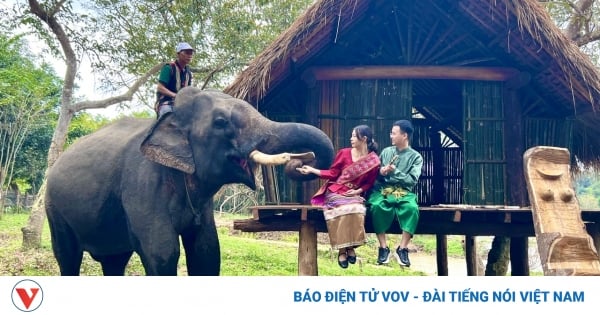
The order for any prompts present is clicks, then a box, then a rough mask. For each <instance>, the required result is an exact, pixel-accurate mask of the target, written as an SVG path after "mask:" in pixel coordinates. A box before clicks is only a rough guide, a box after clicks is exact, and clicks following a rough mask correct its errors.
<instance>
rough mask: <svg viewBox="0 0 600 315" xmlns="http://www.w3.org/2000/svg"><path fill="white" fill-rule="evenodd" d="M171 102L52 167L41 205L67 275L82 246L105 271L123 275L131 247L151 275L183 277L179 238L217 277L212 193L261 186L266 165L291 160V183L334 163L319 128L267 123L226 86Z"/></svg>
mask: <svg viewBox="0 0 600 315" xmlns="http://www.w3.org/2000/svg"><path fill="white" fill-rule="evenodd" d="M175 108H176V110H175V111H174V112H172V113H168V114H166V115H164V116H162V117H160V118H159V119H157V120H156V119H134V118H124V119H122V120H119V121H117V122H115V123H113V124H110V125H108V126H106V127H103V128H102V129H100V130H98V131H96V132H95V133H93V134H91V135H88V136H85V137H83V138H81V139H79V140H78V141H76V142H75V143H74V144H72V145H71V146H70V147H69V148H68V149H67V150H66V151H65V152H64V153H62V154H61V155H60V157H59V159H58V160H57V161H56V162H55V164H54V165H53V167H52V168H51V169H50V170H49V173H48V177H47V186H46V196H45V198H46V199H45V205H46V212H47V215H48V221H49V225H50V231H51V238H52V249H53V251H54V255H55V257H56V260H57V262H58V265H59V268H60V273H61V275H79V273H80V268H81V262H82V257H83V253H84V252H85V251H87V252H89V254H90V255H91V257H93V258H94V259H95V260H97V261H99V262H100V263H101V265H102V271H103V274H104V275H124V273H125V267H126V265H127V263H128V261H129V259H130V257H131V255H132V254H133V252H136V253H137V254H138V255H139V256H140V258H141V261H142V264H143V266H144V269H145V271H146V274H147V275H177V263H178V260H179V256H180V242H179V240H180V238H181V241H182V243H183V248H184V250H185V257H186V265H187V271H188V274H189V275H207V276H213V275H219V272H220V265H221V259H220V249H219V240H218V235H217V229H216V226H215V221H214V217H213V195H214V194H215V193H216V192H217V191H218V190H219V189H220V188H221V187H222V186H223V185H225V184H230V183H242V184H245V185H246V186H248V187H250V188H251V189H256V184H255V179H254V170H255V168H256V167H258V166H259V165H260V164H283V163H287V165H286V167H285V172H286V173H289V174H288V175H289V176H290V178H291V179H294V180H311V179H315V177H314V176H313V177H307V176H304V175H302V174H300V173H298V172H296V171H295V167H297V166H298V165H301V164H302V163H304V164H310V165H313V166H315V167H316V168H319V169H323V168H327V167H328V166H329V164H330V163H331V161H332V160H333V154H334V150H333V145H332V143H331V140H329V138H328V137H327V135H326V134H325V133H323V132H322V131H321V130H320V129H318V128H316V127H314V126H311V125H308V124H302V123H281V122H275V121H271V120H269V119H267V118H265V117H264V116H262V115H261V114H260V113H259V112H258V111H257V110H256V109H255V108H253V107H252V106H251V105H250V104H248V103H246V102H245V101H243V100H240V99H236V98H233V97H231V96H229V95H227V94H224V93H221V92H217V91H203V90H200V89H198V88H195V87H187V88H184V89H182V90H181V91H180V92H179V93H178V95H177V98H176V100H175ZM298 152H309V154H297V155H296V154H294V153H298ZM290 153H291V154H290Z"/></svg>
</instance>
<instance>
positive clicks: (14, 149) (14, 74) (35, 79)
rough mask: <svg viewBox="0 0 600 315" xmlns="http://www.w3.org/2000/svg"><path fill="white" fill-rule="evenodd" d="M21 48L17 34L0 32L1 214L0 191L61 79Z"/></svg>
mask: <svg viewBox="0 0 600 315" xmlns="http://www.w3.org/2000/svg"><path fill="white" fill-rule="evenodd" d="M23 51H24V49H23V48H22V43H21V41H20V38H19V37H15V38H8V37H5V36H2V35H0V64H1V66H0V77H2V84H0V109H1V110H0V214H1V213H2V212H3V208H4V198H3V193H2V192H3V189H4V188H7V187H8V186H9V185H10V184H11V183H12V182H13V179H14V177H13V176H14V175H15V164H16V161H17V157H18V156H19V152H20V150H21V148H22V146H23V143H24V142H25V139H26V136H28V135H29V134H30V132H31V130H32V129H34V128H35V126H36V125H37V124H40V123H44V122H45V121H46V119H47V118H48V117H49V115H51V113H52V110H53V109H54V108H55V107H56V105H57V103H58V97H59V92H60V80H59V79H58V77H57V76H56V75H55V74H54V72H53V71H52V70H51V69H50V67H49V66H48V65H47V64H42V65H41V66H39V67H38V66H36V65H34V64H33V62H32V61H31V60H29V59H27V58H26V57H23V56H22V52H23Z"/></svg>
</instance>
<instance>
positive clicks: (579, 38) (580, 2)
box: [539, 0, 600, 64]
mask: <svg viewBox="0 0 600 315" xmlns="http://www.w3.org/2000/svg"><path fill="white" fill-rule="evenodd" d="M539 2H541V3H542V4H543V5H544V6H545V7H546V9H547V10H548V12H549V13H550V15H551V16H552V18H553V19H554V21H555V22H556V25H558V27H560V28H561V29H562V30H563V32H564V34H565V35H566V36H567V37H568V38H570V39H571V40H573V42H574V43H575V44H576V45H577V46H579V47H580V48H581V50H582V51H584V52H585V53H587V54H588V55H589V56H590V58H591V59H592V61H593V62H594V63H596V64H598V62H599V60H598V58H599V57H600V54H599V53H598V48H600V46H599V45H598V43H599V40H600V16H599V15H600V3H598V1H597V0H539Z"/></svg>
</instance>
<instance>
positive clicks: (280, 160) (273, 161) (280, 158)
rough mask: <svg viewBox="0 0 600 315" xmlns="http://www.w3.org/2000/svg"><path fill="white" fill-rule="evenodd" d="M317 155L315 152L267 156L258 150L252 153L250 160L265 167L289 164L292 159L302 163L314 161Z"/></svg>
mask: <svg viewBox="0 0 600 315" xmlns="http://www.w3.org/2000/svg"><path fill="white" fill-rule="evenodd" d="M314 158H315V154H314V153H313V152H306V153H279V154H266V153H262V152H260V151H258V150H254V151H252V152H250V159H252V160H253V161H254V162H256V163H258V164H263V165H281V164H285V163H287V162H289V161H290V160H291V159H299V160H302V161H309V160H314Z"/></svg>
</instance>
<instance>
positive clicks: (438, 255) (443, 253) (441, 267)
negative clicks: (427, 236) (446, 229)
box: [435, 234, 448, 276]
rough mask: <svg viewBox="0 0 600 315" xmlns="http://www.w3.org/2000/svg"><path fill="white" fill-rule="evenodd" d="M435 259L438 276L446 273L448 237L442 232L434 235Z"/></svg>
mask: <svg viewBox="0 0 600 315" xmlns="http://www.w3.org/2000/svg"><path fill="white" fill-rule="evenodd" d="M435 260H436V262H437V274H438V276H447V275H448V237H447V236H446V235H444V234H436V235H435Z"/></svg>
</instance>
